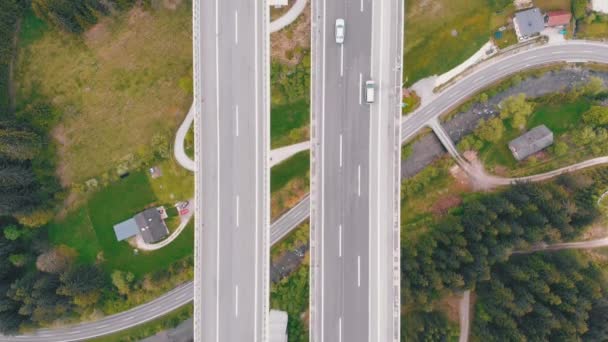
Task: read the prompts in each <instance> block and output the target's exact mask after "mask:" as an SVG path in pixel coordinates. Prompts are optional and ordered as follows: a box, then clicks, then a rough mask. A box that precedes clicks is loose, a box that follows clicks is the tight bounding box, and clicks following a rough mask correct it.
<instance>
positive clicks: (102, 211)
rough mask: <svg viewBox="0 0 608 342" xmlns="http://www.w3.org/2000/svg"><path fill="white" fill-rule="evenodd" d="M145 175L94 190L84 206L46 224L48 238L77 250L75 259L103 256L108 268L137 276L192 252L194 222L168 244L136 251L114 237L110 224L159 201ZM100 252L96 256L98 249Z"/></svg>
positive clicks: (94, 258) (88, 261)
mask: <svg viewBox="0 0 608 342" xmlns="http://www.w3.org/2000/svg"><path fill="white" fill-rule="evenodd" d="M159 204H162V202H159V200H158V198H157V196H156V195H155V193H154V191H153V189H152V186H151V185H150V180H149V178H148V176H147V175H146V174H145V173H144V172H143V171H142V172H136V173H132V174H131V175H129V176H128V177H126V178H125V179H121V180H120V181H117V182H115V183H113V184H111V185H109V186H108V187H106V188H104V189H102V190H100V191H99V192H97V193H95V194H93V195H92V196H91V199H90V200H89V202H88V203H87V205H86V206H84V207H83V208H81V209H79V210H77V211H75V212H73V213H71V214H69V215H68V216H67V217H66V218H65V219H64V220H62V221H58V222H54V223H53V224H51V225H50V226H49V228H48V229H49V238H50V241H51V242H52V243H54V244H64V245H67V246H69V247H71V248H73V249H75V250H76V251H77V252H78V260H79V261H81V262H86V263H92V262H95V261H96V260H103V261H102V262H101V265H102V267H103V268H104V269H105V270H107V271H108V272H110V271H112V270H115V269H120V270H123V271H130V272H133V273H134V274H135V275H137V276H141V275H143V274H146V273H149V272H153V271H156V270H162V269H165V268H167V267H168V266H169V265H170V264H172V263H173V262H175V261H177V260H179V259H181V258H183V257H186V256H188V255H190V254H192V250H193V243H192V241H193V234H194V229H193V224H192V223H190V224H189V226H188V227H187V228H186V229H185V230H184V231H183V232H182V233H181V234H180V236H179V237H178V238H177V239H176V240H175V241H173V242H172V243H171V244H170V245H169V246H167V247H165V248H162V249H160V250H158V251H153V252H142V251H140V252H139V253H138V254H137V255H135V254H134V253H133V248H132V247H131V246H129V244H128V243H127V242H125V241H122V242H118V241H116V236H115V235H114V229H113V226H114V224H116V223H119V222H121V221H123V220H126V219H128V218H130V217H132V216H133V215H134V214H136V213H138V212H139V211H141V210H143V209H145V208H147V207H150V206H152V205H159ZM100 252H101V254H100V255H99V256H98V253H100Z"/></svg>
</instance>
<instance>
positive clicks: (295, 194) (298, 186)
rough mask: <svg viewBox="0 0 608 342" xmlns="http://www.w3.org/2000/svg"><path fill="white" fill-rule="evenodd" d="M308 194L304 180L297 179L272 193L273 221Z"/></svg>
mask: <svg viewBox="0 0 608 342" xmlns="http://www.w3.org/2000/svg"><path fill="white" fill-rule="evenodd" d="M307 192H308V183H307V181H306V180H305V179H302V178H297V179H294V180H292V181H290V182H289V183H287V185H285V186H284V187H283V188H282V189H280V190H278V191H276V192H274V193H273V194H272V196H271V197H272V198H271V201H270V202H271V209H270V211H271V218H272V219H273V220H274V219H276V218H278V217H279V216H281V214H282V213H284V212H286V211H287V210H289V209H291V208H293V207H294V206H295V205H296V204H298V203H299V202H300V200H301V199H302V197H304V196H305V195H306V193H307Z"/></svg>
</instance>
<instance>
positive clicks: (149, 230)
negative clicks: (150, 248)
mask: <svg viewBox="0 0 608 342" xmlns="http://www.w3.org/2000/svg"><path fill="white" fill-rule="evenodd" d="M134 219H135V222H137V227H138V228H139V234H141V237H142V238H143V239H144V241H145V242H146V243H156V242H158V241H160V240H162V239H163V238H164V237H165V236H167V235H169V229H167V226H166V225H165V221H163V219H162V216H161V213H160V211H159V210H158V209H156V208H149V209H146V210H144V211H142V212H141V213H139V214H137V215H135V217H134Z"/></svg>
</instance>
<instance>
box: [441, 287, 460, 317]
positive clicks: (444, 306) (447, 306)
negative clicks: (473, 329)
mask: <svg viewBox="0 0 608 342" xmlns="http://www.w3.org/2000/svg"><path fill="white" fill-rule="evenodd" d="M461 298H462V296H461V295H458V294H453V295H449V296H444V297H443V298H441V300H439V302H437V309H438V310H439V311H441V312H443V313H445V314H446V316H447V317H448V319H449V320H450V321H451V322H455V323H458V322H459V320H460V314H459V312H458V308H459V307H460V299H461Z"/></svg>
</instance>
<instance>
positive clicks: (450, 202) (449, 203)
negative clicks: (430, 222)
mask: <svg viewBox="0 0 608 342" xmlns="http://www.w3.org/2000/svg"><path fill="white" fill-rule="evenodd" d="M460 203H462V198H461V197H460V196H459V195H454V194H448V195H447V196H443V197H441V198H439V200H437V202H435V203H434V204H433V206H432V207H431V212H432V213H433V214H434V215H438V216H441V215H445V214H447V213H448V210H449V209H451V208H454V207H455V206H458V205H460Z"/></svg>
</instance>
